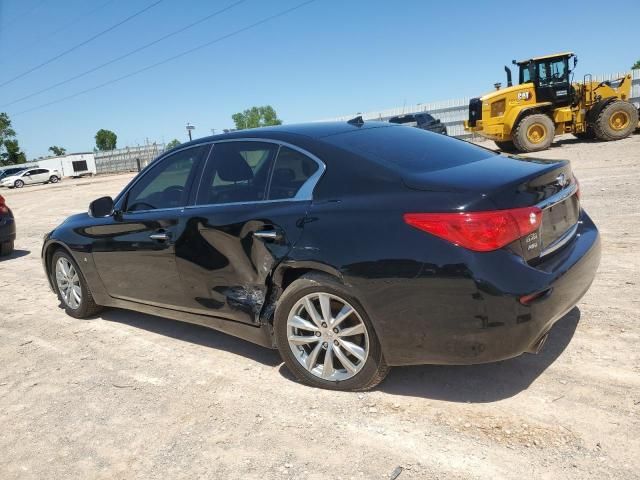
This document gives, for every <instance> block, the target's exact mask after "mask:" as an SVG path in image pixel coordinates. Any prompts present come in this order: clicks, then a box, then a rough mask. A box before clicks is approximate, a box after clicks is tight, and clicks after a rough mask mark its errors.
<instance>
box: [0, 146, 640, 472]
mask: <svg viewBox="0 0 640 480" xmlns="http://www.w3.org/2000/svg"><path fill="white" fill-rule="evenodd" d="M537 156H539V157H545V158H566V159H569V160H571V161H572V165H573V169H574V171H575V172H576V174H577V176H578V178H579V179H580V183H581V188H582V198H583V206H584V207H585V208H586V209H587V211H588V212H589V214H590V215H591V216H592V217H593V218H594V220H595V222H596V223H597V224H598V226H599V227H600V231H601V234H602V240H603V257H602V263H601V266H600V270H599V273H598V276H597V277H596V280H595V282H594V284H593V286H592V288H591V290H590V291H589V292H588V293H587V295H586V296H585V297H584V299H583V300H582V301H581V302H580V303H579V305H578V307H577V308H575V309H573V311H571V312H570V313H569V314H568V315H567V316H566V317H565V318H564V319H562V320H561V321H560V322H559V323H558V324H557V325H556V327H555V328H554V329H553V330H552V332H551V336H550V338H549V341H548V342H547V344H546V346H545V348H544V350H543V352H542V353H541V354H539V355H537V356H536V355H524V356H522V357H519V358H517V359H513V360H510V361H504V362H500V363H496V364H490V365H480V366H467V367H446V366H421V367H410V368H397V369H395V370H394V371H392V373H391V374H390V375H389V377H388V379H387V380H386V381H385V382H384V383H383V384H382V385H381V386H380V387H378V388H377V389H375V390H374V391H372V392H367V393H361V394H358V393H339V392H330V391H323V390H314V389H312V388H309V387H305V386H303V385H300V384H298V383H296V382H295V381H293V379H292V377H291V375H290V374H289V373H288V371H287V370H286V368H285V367H283V366H282V364H281V362H280V359H279V356H278V354H277V353H276V352H275V351H270V350H266V349H263V348H261V347H257V346H254V345H252V344H250V343H247V342H244V341H241V340H238V339H235V338H233V337H230V336H227V335H225V334H222V333H218V332H215V331H212V330H207V329H205V328H201V327H198V326H193V325H188V324H181V323H179V322H174V321H170V320H165V319H162V318H157V317H153V316H149V315H143V314H139V313H133V312H128V311H123V310H107V311H105V312H104V313H103V314H102V315H101V316H100V317H98V318H96V319H93V320H76V319H73V318H71V317H68V316H67V315H65V313H64V312H63V310H62V309H61V308H59V306H58V302H57V300H56V298H55V297H54V295H53V294H52V293H51V292H50V290H49V288H48V286H47V281H46V279H45V277H44V274H43V270H42V265H41V263H40V248H41V245H42V237H43V235H44V234H45V233H46V232H48V231H49V230H51V229H52V228H53V227H54V226H55V225H57V224H58V223H60V222H61V221H62V220H63V219H64V218H65V217H66V216H68V215H70V214H72V213H77V212H81V211H86V209H87V206H88V204H89V202H90V201H91V200H92V199H94V198H97V197H100V196H102V195H115V194H117V193H118V191H119V190H120V189H121V188H122V187H123V186H124V185H125V184H126V182H127V181H128V180H129V179H130V178H131V177H132V175H131V174H127V175H116V176H108V177H95V178H91V179H80V180H65V181H63V182H62V183H60V184H57V185H42V186H33V187H25V188H23V189H21V190H7V189H3V190H1V191H0V194H2V195H3V196H5V197H6V199H7V203H8V205H10V206H11V208H12V209H13V210H14V213H15V215H16V218H17V225H18V239H17V242H16V251H15V252H14V254H13V255H12V256H10V257H8V258H6V259H4V260H0V478H1V479H3V480H8V479H14V478H15V479H18V478H20V479H42V478H51V479H54V478H55V479H59V478H70V479H71V478H73V479H76V478H78V479H80V478H81V479H87V478H104V479H125V478H126V479H131V478H157V479H175V478H220V479H245V478H256V479H272V478H273V479H275V478H300V479H306V478H309V479H321V478H330V479H337V478H342V479H345V480H346V479H351V478H354V479H388V478H391V477H392V474H393V472H394V470H395V473H398V472H400V474H399V476H398V479H399V480H405V479H411V478H413V479H423V478H425V479H426V478H429V479H430V478H443V479H445V478H446V479H450V478H460V479H467V478H470V479H471V478H514V479H516V478H517V479H521V478H549V479H557V478H597V479H604V478H624V479H630V478H640V347H639V345H640V193H639V192H640V135H635V136H633V137H631V138H628V139H626V140H623V141H619V142H615V143H579V142H577V141H575V140H574V139H573V138H571V137H567V138H565V139H563V140H562V141H561V142H559V143H556V146H555V147H554V148H552V149H550V150H548V151H546V152H542V153H539V154H537ZM425 314H428V312H425ZM398 467H401V469H402V470H400V469H398Z"/></svg>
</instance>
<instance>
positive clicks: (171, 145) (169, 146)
mask: <svg viewBox="0 0 640 480" xmlns="http://www.w3.org/2000/svg"><path fill="white" fill-rule="evenodd" d="M178 145H180V142H179V141H178V139H177V138H174V139H173V140H171V141H170V142H169V143H167V150H171V149H172V148H176V147H177V146H178Z"/></svg>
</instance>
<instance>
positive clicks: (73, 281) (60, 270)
mask: <svg viewBox="0 0 640 480" xmlns="http://www.w3.org/2000/svg"><path fill="white" fill-rule="evenodd" d="M56 283H57V285H58V290H59V291H60V295H61V296H62V299H63V300H64V303H65V304H66V305H67V306H68V307H69V308H71V309H73V310H76V309H77V308H78V307H79V306H80V303H81V302H82V288H81V286H80V277H79V276H78V272H77V271H76V269H75V267H74V266H73V265H72V264H71V262H70V261H69V260H67V259H66V258H64V257H60V258H59V259H58V261H57V262H56Z"/></svg>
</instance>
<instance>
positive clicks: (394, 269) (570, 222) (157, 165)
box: [42, 120, 600, 390]
mask: <svg viewBox="0 0 640 480" xmlns="http://www.w3.org/2000/svg"><path fill="white" fill-rule="evenodd" d="M42 259H43V263H44V268H45V270H46V274H47V277H48V279H49V282H50V284H51V287H52V289H53V290H54V291H55V292H56V293H57V295H58V296H59V298H60V300H61V304H62V306H63V307H64V308H65V309H66V311H67V312H68V314H69V315H72V316H74V317H78V318H84V317H88V316H92V315H95V314H96V313H97V312H98V311H99V310H100V308H101V307H102V306H110V307H120V308H126V309H131V310H138V311H142V312H147V313H151V314H156V315H161V316H165V317H169V318H173V319H176V320H181V321H185V322H192V323H196V324H200V325H205V326H207V327H211V328H214V329H217V330H221V331H223V332H227V333H230V334H232V335H236V336H238V337H242V338H244V339H247V340H249V341H252V342H255V343H257V344H260V345H263V346H266V347H270V348H277V349H278V350H279V351H280V354H281V355H282V358H283V360H284V362H285V363H286V365H287V366H288V367H289V369H290V370H291V371H292V372H293V373H294V374H295V375H296V376H297V377H298V378H299V379H300V380H302V381H304V382H306V383H308V384H311V385H314V386H318V387H324V388H333V389H345V390H362V389H366V388H370V387H372V386H374V385H376V384H378V383H379V382H380V381H382V379H383V378H384V377H385V375H386V374H387V372H388V370H389V367H390V366H392V365H414V364H425V363H435V364H473V363H482V362H492V361H497V360H502V359H507V358H510V357H514V356H517V355H520V354H522V353H524V352H536V351H538V350H539V348H541V346H542V344H543V343H544V340H545V339H546V336H547V334H548V332H549V330H550V329H551V328H552V326H553V324H554V322H556V321H557V320H558V319H559V318H561V317H562V316H563V315H564V314H566V313H567V312H568V311H569V310H570V309H572V308H573V307H574V306H575V304H576V303H577V302H578V300H579V299H580V298H581V297H582V295H583V294H584V293H585V292H586V291H587V289H588V288H589V286H590V284H591V282H592V280H593V278H594V276H595V273H596V269H597V267H598V263H599V260H600V242H599V236H598V231H597V229H596V227H595V225H594V224H593V222H592V221H591V219H590V218H589V216H588V215H587V214H586V213H585V211H584V210H582V209H581V207H580V201H579V188H578V183H577V181H576V179H575V177H574V176H573V174H572V172H571V167H570V165H569V163H568V162H566V161H552V160H537V159H526V158H519V157H510V156H506V155H499V154H496V153H495V152H493V151H490V150H486V149H484V148H480V147H477V146H474V145H472V144H469V143H466V142H463V141H461V140H455V139H451V138H448V137H445V136H443V135H438V134H434V133H430V132H426V131H423V130H419V129H414V128H406V127H403V126H399V125H393V124H389V123H383V122H381V123H377V122H371V123H368V122H367V123H363V122H361V121H359V120H357V121H351V122H345V123H315V124H305V125H292V126H281V127H268V128H261V129H257V130H245V131H238V132H232V133H228V134H225V135H219V136H213V137H208V138H203V139H200V140H196V141H193V142H190V143H187V144H183V145H181V146H180V147H178V148H177V149H174V150H171V151H169V152H166V153H165V154H163V155H162V156H161V157H160V158H158V159H157V160H156V161H154V162H153V163H152V164H151V165H150V166H148V167H147V168H146V169H145V170H143V171H142V172H141V173H140V174H139V175H138V176H137V177H136V178H134V179H133V180H132V181H131V183H130V184H129V185H128V186H127V187H125V189H124V190H123V191H122V192H121V193H120V194H119V195H118V196H117V197H116V198H115V199H114V200H112V199H111V198H110V197H104V198H100V199H98V200H95V201H94V202H93V203H92V204H91V205H90V208H89V213H88V214H87V213H82V214H78V215H74V216H72V217H70V218H68V219H67V220H66V221H65V222H64V223H63V224H62V225H60V226H59V227H58V228H56V229H55V230H54V231H52V232H51V233H50V234H49V235H48V236H47V237H46V239H45V242H44V246H43V249H42Z"/></svg>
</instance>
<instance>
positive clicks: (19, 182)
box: [13, 180, 24, 188]
mask: <svg viewBox="0 0 640 480" xmlns="http://www.w3.org/2000/svg"><path fill="white" fill-rule="evenodd" d="M13 186H14V187H16V188H22V187H24V182H23V181H22V180H16V181H15V183H14V184H13Z"/></svg>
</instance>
